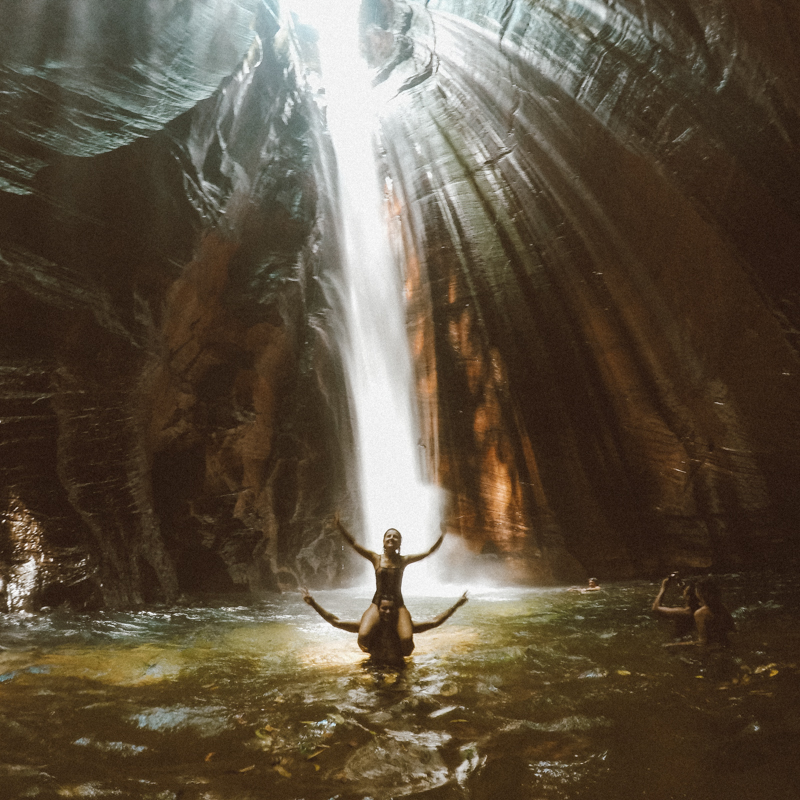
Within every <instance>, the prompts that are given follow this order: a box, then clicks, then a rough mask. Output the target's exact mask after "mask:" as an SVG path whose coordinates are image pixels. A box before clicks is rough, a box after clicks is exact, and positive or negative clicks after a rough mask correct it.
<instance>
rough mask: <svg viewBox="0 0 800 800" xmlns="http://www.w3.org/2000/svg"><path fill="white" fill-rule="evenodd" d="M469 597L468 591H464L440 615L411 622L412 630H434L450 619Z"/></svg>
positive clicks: (421, 631)
mask: <svg viewBox="0 0 800 800" xmlns="http://www.w3.org/2000/svg"><path fill="white" fill-rule="evenodd" d="M468 599H469V598H468V597H467V593H466V592H464V594H462V595H461V597H459V598H458V600H456V602H455V603H453V605H452V606H450V608H448V609H447V611H444V612H442V613H441V614H439V616H438V617H434V618H433V619H432V620H430V621H429V622H414V623H412V624H411V628H412V630H413V631H414V633H425V631H429V630H432V629H433V628H438V627H439V626H440V625H441V624H442V623H443V622H444V621H445V620H448V619H450V617H452V616H453V614H455V613H456V610H457V609H459V608H461V606H463V605H464V603H466V602H467V600H468Z"/></svg>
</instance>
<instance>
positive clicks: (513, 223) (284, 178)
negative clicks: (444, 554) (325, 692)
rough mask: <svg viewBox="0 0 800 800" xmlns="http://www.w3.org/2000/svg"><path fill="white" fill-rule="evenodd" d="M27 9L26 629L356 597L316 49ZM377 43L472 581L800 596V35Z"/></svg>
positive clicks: (423, 367) (699, 33)
mask: <svg viewBox="0 0 800 800" xmlns="http://www.w3.org/2000/svg"><path fill="white" fill-rule="evenodd" d="M2 10H3V20H4V22H3V26H2V28H1V29H0V84H2V88H3V91H2V93H0V109H2V114H0V280H1V281H2V291H1V292H0V304H2V309H1V310H0V422H2V427H1V428H0V504H1V505H2V510H3V511H2V517H1V518H0V573H1V574H2V589H3V595H2V598H3V603H4V605H5V607H6V608H7V609H9V610H36V609H41V608H42V607H51V608H52V607H58V606H61V605H65V604H66V605H69V606H71V607H72V608H76V609H98V608H110V609H130V608H138V607H141V606H143V605H147V604H153V603H168V604H171V603H174V602H176V601H178V600H179V599H182V600H188V601H196V600H202V599H203V598H204V597H206V596H213V595H221V594H234V593H235V594H239V595H240V596H241V597H242V598H259V597H263V596H265V594H269V593H271V592H275V591H281V590H286V589H296V588H297V587H298V586H299V585H310V586H312V587H319V588H322V589H327V588H336V587H341V586H345V585H347V584H348V582H349V581H351V580H352V579H353V577H354V575H355V574H356V567H357V565H356V564H355V563H354V562H355V561H357V557H351V556H352V554H351V553H350V552H346V551H344V550H343V549H342V547H341V542H340V540H339V539H338V538H337V534H336V533H335V531H334V530H333V528H332V526H331V518H332V516H333V514H334V512H335V511H336V510H341V512H342V514H343V515H344V516H345V517H346V518H347V519H348V521H349V524H350V525H351V527H352V529H353V531H354V532H355V533H356V534H357V535H358V536H360V537H362V536H366V533H365V531H364V530H363V517H362V513H361V505H360V494H359V493H360V486H359V481H358V475H357V471H356V468H355V466H354V464H355V457H356V451H357V445H356V438H355V436H354V425H353V420H352V415H351V411H350V403H349V400H348V392H347V376H346V372H345V369H344V367H343V358H342V350H341V346H342V345H341V341H342V337H341V320H340V314H339V311H340V309H339V308H338V305H337V302H336V296H335V292H333V290H332V287H335V286H336V285H337V283H338V282H340V281H341V280H342V277H341V276H342V241H341V228H340V219H339V209H338V206H337V185H338V184H337V177H336V158H335V153H334V151H333V149H332V146H331V141H330V138H329V136H328V132H327V128H326V97H325V93H324V91H323V90H322V89H320V81H319V75H318V72H317V69H318V62H317V34H316V32H315V31H314V30H313V29H312V28H311V27H310V26H309V25H307V24H305V23H304V22H303V20H302V18H301V17H299V16H294V17H292V16H291V15H288V14H286V13H285V11H286V10H285V9H284V10H283V11H282V10H281V9H280V8H279V4H278V2H277V0H240V1H239V2H237V3H229V2H224V1H223V0H218V1H217V0H197V1H196V2H192V3H187V2H175V3H164V4H155V5H154V4H152V3H147V2H144V1H142V2H139V0H131V1H130V2H127V3H125V4H116V3H115V4H109V3H103V2H99V0H95V1H94V2H88V3H86V2H77V0H75V1H74V2H73V0H58V1H57V2H56V1H55V0H39V1H38V2H30V1H29V0H5V1H4V2H3V3H2ZM360 26H361V47H362V51H363V55H364V57H365V58H366V59H367V61H368V64H369V66H370V68H371V69H372V70H373V84H374V86H375V92H376V93H380V95H381V97H382V98H383V99H384V103H383V105H382V106H381V109H380V117H379V129H378V136H377V140H376V158H377V164H378V174H379V179H380V182H381V187H382V189H381V190H382V191H383V192H384V209H385V215H386V228H387V236H388V237H389V240H390V243H391V247H392V251H393V253H395V255H396V258H397V262H398V268H399V269H400V270H401V273H400V274H401V275H402V279H403V284H404V295H405V298H406V301H407V307H406V309H405V314H406V320H407V330H408V334H409V342H410V346H411V355H412V359H413V370H414V391H413V396H414V398H415V410H416V414H417V420H418V425H419V434H420V445H421V447H420V452H421V454H422V455H423V460H424V467H425V470H426V472H427V475H428V478H429V479H430V481H431V482H432V483H434V484H436V485H437V486H439V487H441V488H442V490H443V491H444V493H445V496H446V504H445V508H444V511H443V518H444V523H445V524H446V527H447V529H448V531H449V532H450V536H449V539H451V540H452V542H453V548H452V551H451V556H450V557H449V559H448V560H447V563H446V565H445V573H446V577H448V576H449V577H451V578H452V579H454V580H458V579H460V578H461V576H463V575H469V574H475V573H476V572H480V570H481V569H483V567H484V565H488V564H490V565H491V567H492V569H493V570H497V569H500V575H501V576H502V580H503V581H505V582H507V583H509V584H516V585H519V586H523V587H524V586H531V587H537V586H538V587H541V586H555V585H560V584H564V583H571V582H582V581H584V580H585V579H586V577H587V576H588V575H597V576H599V577H600V579H601V581H607V580H626V579H635V578H646V577H652V576H654V575H656V574H662V573H663V572H665V571H666V570H669V569H674V568H680V569H684V570H689V571H698V572H707V571H711V572H718V573H719V572H725V571H731V570H753V569H761V568H763V567H766V566H779V565H786V564H787V563H789V561H790V560H791V558H792V554H793V552H794V550H795V549H796V546H797V536H798V533H797V531H798V522H799V521H800V520H799V517H800V496H799V494H798V485H800V480H799V479H800V392H799V391H798V388H800V386H799V384H798V380H799V377H798V376H799V375H800V370H799V369H798V367H799V366H800V365H798V343H799V342H800V339H798V326H799V325H800V307H799V306H798V302H799V301H800V296H799V294H798V288H799V287H800V282H799V281H798V274H797V254H798V252H800V249H799V247H798V245H800V225H799V224H798V222H799V221H800V219H799V218H800V162H798V157H797V153H798V144H799V143H798V136H799V135H800V126H798V121H799V120H798V108H799V103H800V90H799V88H798V87H799V84H798V77H799V76H800V70H799V69H798V66H800V53H799V52H798V45H797V42H798V41H800V35H799V34H800V16H799V15H798V10H797V8H796V7H795V6H794V5H792V4H789V3H770V4H762V3H757V2H754V1H753V0H724V2H715V3H708V2H700V0H696V1H695V0H667V2H656V0H636V2H634V1H633V0H622V1H621V2H611V0H605V1H604V2H588V0H587V1H586V2H583V1H582V0H575V1H574V2H562V1H561V0H542V1H541V2H535V3H534V2H523V1H522V0H503V1H502V2H500V0H497V2H493V1H492V0H481V1H480V2H460V1H459V0H429V2H426V3H422V2H406V1H405V0H368V1H367V2H365V3H364V4H363V6H362V10H361V16H360ZM387 459H389V460H390V459H391V454H387ZM434 535H435V532H431V537H433V536H434ZM456 543H457V545H458V546H457V547H456ZM498 565H499V567H498ZM470 571H471V572H470Z"/></svg>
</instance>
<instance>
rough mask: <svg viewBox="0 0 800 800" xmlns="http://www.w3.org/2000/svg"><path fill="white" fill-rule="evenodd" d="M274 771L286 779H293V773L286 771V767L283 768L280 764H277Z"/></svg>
mask: <svg viewBox="0 0 800 800" xmlns="http://www.w3.org/2000/svg"><path fill="white" fill-rule="evenodd" d="M272 769H274V770H275V772H277V773H278V775H283V777H284V778H291V777H292V773H291V772H289V770H288V769H286V768H285V767H282V766H281V765H280V764H276V765H275V766H274V767H273V768H272Z"/></svg>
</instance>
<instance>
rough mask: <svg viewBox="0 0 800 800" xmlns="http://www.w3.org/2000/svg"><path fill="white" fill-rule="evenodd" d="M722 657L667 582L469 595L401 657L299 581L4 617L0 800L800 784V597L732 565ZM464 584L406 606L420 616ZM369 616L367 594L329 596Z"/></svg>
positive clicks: (309, 798) (732, 799) (383, 798)
mask: <svg viewBox="0 0 800 800" xmlns="http://www.w3.org/2000/svg"><path fill="white" fill-rule="evenodd" d="M721 583H722V585H723V588H724V594H725V598H726V600H727V601H728V604H729V606H730V607H731V608H732V609H735V611H734V616H735V618H736V621H737V626H738V629H739V631H738V633H737V635H736V637H735V640H736V641H735V645H734V647H733V648H732V649H731V651H730V652H726V653H719V652H717V653H707V654H703V653H701V652H699V651H697V650H696V649H695V648H680V649H678V650H667V649H664V648H663V647H662V645H663V644H664V643H665V642H667V641H669V639H670V635H671V630H670V627H669V624H668V623H665V622H663V621H659V620H656V619H654V618H652V617H651V615H650V614H649V613H648V609H649V607H650V603H651V602H652V598H653V596H654V594H655V591H656V588H657V587H656V585H655V584H652V583H648V582H644V581H642V582H631V583H620V584H614V585H607V586H604V587H603V591H601V592H597V593H594V594H587V595H577V594H574V593H569V592H566V591H565V590H563V589H547V590H523V589H518V588H514V589H502V590H501V589H493V590H485V591H475V592H471V594H470V602H469V603H468V604H467V605H466V606H464V607H463V608H461V609H459V611H458V612H457V613H456V615H455V616H454V617H452V618H451V619H450V620H449V621H448V622H446V623H445V624H444V625H443V626H442V627H440V628H438V629H436V630H434V631H430V632H428V633H424V634H420V635H418V636H417V637H416V642H417V649H416V652H415V653H414V655H413V657H412V658H411V659H409V662H408V666H407V668H406V669H405V670H404V671H402V672H397V671H392V670H382V669H378V668H376V667H374V666H372V665H370V664H369V662H368V661H366V660H365V657H364V655H363V654H362V653H361V652H360V651H359V650H358V648H357V646H356V643H355V636H354V635H353V634H348V633H345V632H343V631H339V630H336V629H334V628H332V627H330V626H329V625H327V624H326V623H325V622H324V621H323V620H322V619H320V618H319V617H318V616H317V615H316V614H315V613H314V612H313V611H312V610H311V609H310V608H308V607H307V606H306V605H305V604H304V603H303V602H302V600H301V598H300V596H299V595H280V596H275V597H274V598H272V599H270V600H268V601H266V602H261V603H259V604H257V605H253V606H239V605H233V604H226V603H224V602H221V603H219V604H218V605H217V606H215V607H207V608H190V609H171V610H159V611H149V612H139V613H130V614H122V613H120V614H111V613H105V614H94V615H79V614H68V613H65V612H53V613H51V614H49V615H37V616H30V615H13V614H12V615H5V616H3V617H2V619H0V741H2V743H3V747H2V751H0V797H2V798H28V797H32V798H51V797H52V798H61V797H69V798H106V797H108V798H151V799H152V800H178V798H180V800H250V799H251V798H253V799H256V798H268V799H269V800H284V798H285V799H286V800H300V799H301V798H302V800H330V799H331V798H337V799H338V800H356V798H358V800H363V799H364V798H372V800H387V799H388V798H399V797H408V798H420V800H421V799H422V798H425V800H457V799H461V798H475V799H476V800H496V799H497V798H499V799H500V800H517V798H520V799H522V798H525V800H528V799H530V800H534V799H536V800H539V799H542V800H545V799H547V798H554V799H555V798H575V799H577V798H581V799H583V798H590V797H591V798H599V799H600V800H604V799H605V798H608V800H612V798H613V800H633V798H647V799H648V800H671V799H672V798H684V797H685V798H692V800H697V799H698V798H702V800H715V799H716V798H720V800H722V799H723V798H724V800H738V799H739V798H741V800H745V798H747V800H753V798H770V800H784V798H786V799H787V800H788V798H792V800H794V799H795V798H796V797H797V796H798V794H797V792H798V788H797V787H798V786H800V766H798V759H797V754H798V753H800V716H799V715H798V712H800V671H798V663H800V648H798V644H800V624H798V616H797V611H798V591H797V588H796V587H795V586H794V585H793V583H792V581H791V580H790V579H789V578H787V577H781V576H774V575H771V576H764V575H759V576H758V577H753V576H750V577H747V576H740V575H729V576H725V577H724V578H723V579H721ZM458 594H460V589H454V590H453V593H452V596H447V597H429V598H407V602H408V605H409V608H410V609H411V612H412V614H413V616H414V617H415V619H419V620H423V619H426V618H429V617H432V616H433V615H435V614H437V613H438V612H439V611H441V610H443V609H444V608H446V607H447V606H448V605H449V604H450V603H451V602H452V601H453V600H455V598H456V597H457V596H458ZM315 596H316V597H317V599H318V600H319V601H320V602H321V603H322V605H324V606H325V607H326V608H329V609H330V610H332V611H333V612H334V613H336V614H338V615H339V616H340V617H341V618H343V619H355V618H357V617H358V616H359V614H360V612H361V611H362V610H363V608H364V607H365V605H366V603H367V602H368V600H367V595H366V594H365V593H359V592H355V591H344V590H339V591H329V592H318V593H315Z"/></svg>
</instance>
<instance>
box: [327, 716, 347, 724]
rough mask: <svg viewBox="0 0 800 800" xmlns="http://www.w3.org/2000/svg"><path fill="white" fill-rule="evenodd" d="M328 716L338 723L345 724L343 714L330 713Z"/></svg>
mask: <svg viewBox="0 0 800 800" xmlns="http://www.w3.org/2000/svg"><path fill="white" fill-rule="evenodd" d="M328 718H329V719H332V720H333V721H334V722H335V723H336V724H337V725H343V724H344V717H343V716H342V715H341V714H328Z"/></svg>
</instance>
